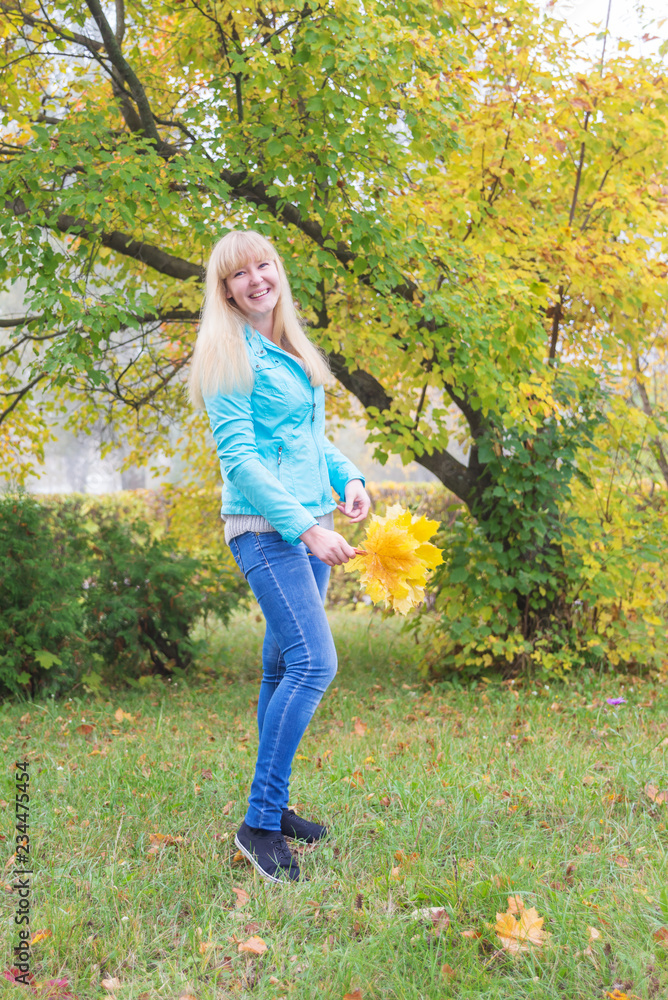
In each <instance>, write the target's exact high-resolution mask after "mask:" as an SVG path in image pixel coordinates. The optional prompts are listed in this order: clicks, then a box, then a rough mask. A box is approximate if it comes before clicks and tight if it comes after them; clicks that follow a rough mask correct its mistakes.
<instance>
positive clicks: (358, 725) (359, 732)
mask: <svg viewBox="0 0 668 1000" xmlns="http://www.w3.org/2000/svg"><path fill="white" fill-rule="evenodd" d="M353 729H354V730H355V735H356V736H364V734H365V732H366V722H362V720H361V719H357V718H356V719H355V725H354V726H353Z"/></svg>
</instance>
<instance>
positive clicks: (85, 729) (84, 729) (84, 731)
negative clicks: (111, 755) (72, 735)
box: [76, 722, 95, 736]
mask: <svg viewBox="0 0 668 1000" xmlns="http://www.w3.org/2000/svg"><path fill="white" fill-rule="evenodd" d="M94 729H95V726H91V725H89V724H88V723H87V722H82V724H81V725H80V726H77V728H76V732H77V733H81V735H82V736H90V734H91V733H92V732H93V730H94Z"/></svg>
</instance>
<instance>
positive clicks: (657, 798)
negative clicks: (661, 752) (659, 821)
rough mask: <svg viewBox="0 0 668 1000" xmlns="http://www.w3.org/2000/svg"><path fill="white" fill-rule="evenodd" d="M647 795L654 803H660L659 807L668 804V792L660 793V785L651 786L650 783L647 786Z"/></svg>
mask: <svg viewBox="0 0 668 1000" xmlns="http://www.w3.org/2000/svg"><path fill="white" fill-rule="evenodd" d="M644 791H645V795H646V796H647V798H648V799H650V800H651V801H652V802H658V803H659V805H660V804H661V803H663V804H664V805H666V804H668V791H663V792H660V791H659V788H658V785H650V784H649V782H648V783H647V784H646V785H645V789H644Z"/></svg>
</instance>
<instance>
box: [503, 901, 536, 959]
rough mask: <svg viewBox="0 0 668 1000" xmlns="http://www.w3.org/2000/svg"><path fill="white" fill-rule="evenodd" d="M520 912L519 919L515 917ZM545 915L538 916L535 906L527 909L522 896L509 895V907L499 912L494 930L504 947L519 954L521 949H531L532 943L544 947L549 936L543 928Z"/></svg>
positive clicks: (511, 952)
mask: <svg viewBox="0 0 668 1000" xmlns="http://www.w3.org/2000/svg"><path fill="white" fill-rule="evenodd" d="M515 913H518V914H519V920H517V919H516V918H515ZM543 922H544V917H539V916H538V911H537V910H536V908H535V906H532V907H531V908H530V909H528V910H527V909H526V908H525V906H524V903H523V902H522V898H521V897H520V896H509V897H508V909H507V910H506V912H505V913H497V915H496V924H495V925H494V930H495V931H496V934H497V935H498V938H499V940H500V941H501V946H502V948H503V949H504V950H505V951H507V952H510V954H511V955H517V954H519V953H520V952H521V951H530V950H531V947H532V945H533V946H534V947H536V948H540V947H542V945H543V944H544V943H545V941H546V938H547V937H548V935H547V932H546V931H544V930H543Z"/></svg>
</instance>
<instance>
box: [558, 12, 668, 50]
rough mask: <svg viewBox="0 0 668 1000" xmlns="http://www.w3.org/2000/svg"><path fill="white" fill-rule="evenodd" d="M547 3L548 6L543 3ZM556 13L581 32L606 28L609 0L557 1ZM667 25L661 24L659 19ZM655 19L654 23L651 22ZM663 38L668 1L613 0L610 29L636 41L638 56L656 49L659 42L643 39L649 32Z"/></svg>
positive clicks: (667, 34)
mask: <svg viewBox="0 0 668 1000" xmlns="http://www.w3.org/2000/svg"><path fill="white" fill-rule="evenodd" d="M543 6H547V4H546V3H543ZM550 9H551V11H552V14H553V15H556V16H557V17H559V18H563V19H564V20H565V21H568V23H569V24H570V25H571V27H573V28H574V29H575V30H576V31H577V32H578V33H581V34H586V33H587V32H588V31H595V30H596V28H594V25H596V24H598V25H600V28H599V30H601V31H602V30H603V28H604V27H605V19H606V15H607V11H608V0H556V3H555V4H553V5H552V7H551V8H550ZM661 20H663V24H661V25H657V24H656V22H657V21H661ZM652 21H654V22H655V23H654V24H653V25H652V24H650V22H652ZM648 28H649V34H650V35H658V36H660V39H661V40H663V39H665V38H667V37H668V5H667V4H666V0H647V2H646V3H637V2H634V0H612V5H611V9H610V25H609V31H610V36H611V37H612V38H626V39H628V40H629V41H631V42H633V53H634V55H650V54H651V53H652V52H655V51H656V47H657V46H658V44H659V42H657V41H650V42H643V41H642V36H643V35H644V34H646V33H647V32H648Z"/></svg>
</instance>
